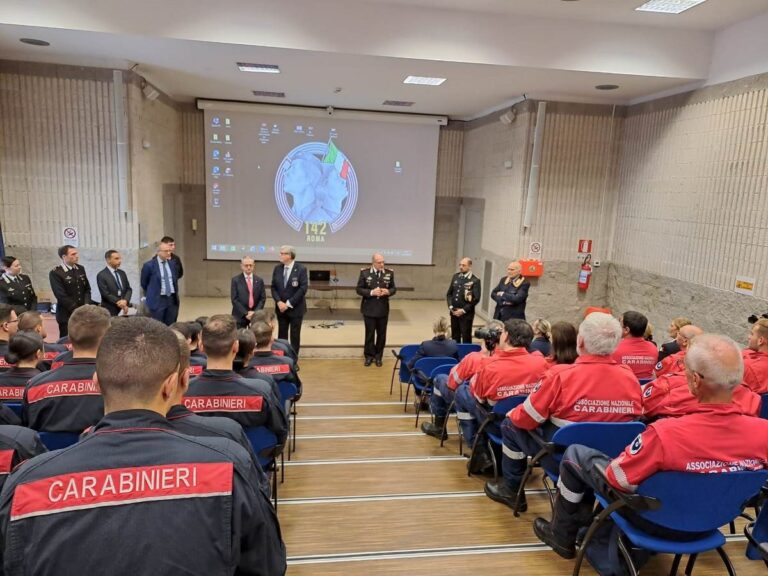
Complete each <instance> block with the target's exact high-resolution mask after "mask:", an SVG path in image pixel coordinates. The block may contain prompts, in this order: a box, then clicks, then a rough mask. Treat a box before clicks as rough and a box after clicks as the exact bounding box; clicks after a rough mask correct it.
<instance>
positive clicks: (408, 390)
mask: <svg viewBox="0 0 768 576" xmlns="http://www.w3.org/2000/svg"><path fill="white" fill-rule="evenodd" d="M402 388H403V387H402V386H401V387H400V389H401V390H402ZM410 393H411V383H410V382H408V384H406V385H405V402H404V403H403V412H408V396H409V395H410Z"/></svg>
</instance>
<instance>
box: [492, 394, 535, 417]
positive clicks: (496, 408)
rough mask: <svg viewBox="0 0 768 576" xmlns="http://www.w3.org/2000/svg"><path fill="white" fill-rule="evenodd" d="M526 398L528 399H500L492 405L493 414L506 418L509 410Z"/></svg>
mask: <svg viewBox="0 0 768 576" xmlns="http://www.w3.org/2000/svg"><path fill="white" fill-rule="evenodd" d="M526 398H528V396H507V397H506V398H502V399H501V400H499V401H498V402H496V404H494V405H493V413H494V414H500V415H501V416H506V415H507V413H509V411H510V410H512V409H513V408H516V407H517V406H519V405H520V404H522V403H523V402H525V399H526Z"/></svg>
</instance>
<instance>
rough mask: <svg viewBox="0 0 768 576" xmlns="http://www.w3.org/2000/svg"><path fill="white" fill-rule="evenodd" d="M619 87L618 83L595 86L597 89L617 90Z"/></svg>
mask: <svg viewBox="0 0 768 576" xmlns="http://www.w3.org/2000/svg"><path fill="white" fill-rule="evenodd" d="M618 88H619V85H618V84H598V85H597V86H595V90H617V89H618Z"/></svg>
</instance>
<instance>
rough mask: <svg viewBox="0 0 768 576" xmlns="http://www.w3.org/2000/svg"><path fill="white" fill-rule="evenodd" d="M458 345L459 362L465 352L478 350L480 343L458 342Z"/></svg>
mask: <svg viewBox="0 0 768 576" xmlns="http://www.w3.org/2000/svg"><path fill="white" fill-rule="evenodd" d="M458 347H459V362H461V359H462V358H464V356H466V355H467V354H469V353H471V352H480V344H458Z"/></svg>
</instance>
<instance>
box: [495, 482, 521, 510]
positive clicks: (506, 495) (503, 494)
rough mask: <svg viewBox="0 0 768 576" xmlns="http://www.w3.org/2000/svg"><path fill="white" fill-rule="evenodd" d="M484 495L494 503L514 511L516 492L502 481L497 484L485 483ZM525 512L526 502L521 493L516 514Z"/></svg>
mask: <svg viewBox="0 0 768 576" xmlns="http://www.w3.org/2000/svg"><path fill="white" fill-rule="evenodd" d="M485 495H486V496H488V498H490V499H491V500H493V501H495V502H500V503H502V504H504V505H505V506H508V507H510V508H512V510H514V509H515V501H516V500H517V490H515V489H514V488H510V487H509V486H507V484H506V483H505V482H504V481H503V480H501V481H499V482H486V483H485ZM526 510H528V502H527V500H526V499H525V493H523V495H522V497H521V498H520V508H519V509H518V512H525V511H526Z"/></svg>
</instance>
